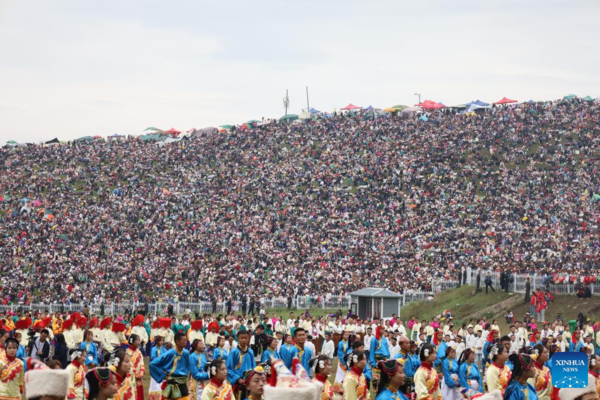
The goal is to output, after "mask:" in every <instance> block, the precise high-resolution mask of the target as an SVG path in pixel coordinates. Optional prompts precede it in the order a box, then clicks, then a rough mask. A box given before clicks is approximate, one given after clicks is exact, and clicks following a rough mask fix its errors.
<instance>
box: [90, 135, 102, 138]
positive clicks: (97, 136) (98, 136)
mask: <svg viewBox="0 0 600 400" xmlns="http://www.w3.org/2000/svg"><path fill="white" fill-rule="evenodd" d="M92 139H104V138H103V137H102V136H100V135H96V136H92Z"/></svg>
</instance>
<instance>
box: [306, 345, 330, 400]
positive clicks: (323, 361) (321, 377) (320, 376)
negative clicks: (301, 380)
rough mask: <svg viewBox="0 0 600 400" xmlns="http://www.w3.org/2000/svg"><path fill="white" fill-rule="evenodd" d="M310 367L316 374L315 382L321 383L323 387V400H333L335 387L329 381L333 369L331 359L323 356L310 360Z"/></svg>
mask: <svg viewBox="0 0 600 400" xmlns="http://www.w3.org/2000/svg"><path fill="white" fill-rule="evenodd" d="M309 365H310V367H311V368H312V370H313V372H314V373H313V375H314V378H313V382H319V383H321V384H322V385H323V390H322V391H321V400H333V386H332V385H331V383H330V382H329V380H328V378H329V375H330V374H331V369H332V365H331V360H330V359H329V357H328V356H327V355H325V354H321V355H319V356H318V357H315V358H313V359H312V360H310V363H309Z"/></svg>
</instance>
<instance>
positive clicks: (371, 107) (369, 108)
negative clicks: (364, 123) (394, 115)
mask: <svg viewBox="0 0 600 400" xmlns="http://www.w3.org/2000/svg"><path fill="white" fill-rule="evenodd" d="M372 109H373V106H369V107H367V108H365V110H367V111H369V110H372Z"/></svg>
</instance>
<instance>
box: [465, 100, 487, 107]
mask: <svg viewBox="0 0 600 400" xmlns="http://www.w3.org/2000/svg"><path fill="white" fill-rule="evenodd" d="M471 105H476V106H479V107H489V106H490V104H489V103H486V102H484V101H481V100H479V99H478V100H475V101H472V102H470V103H467V106H471Z"/></svg>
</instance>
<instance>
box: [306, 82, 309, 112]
mask: <svg viewBox="0 0 600 400" xmlns="http://www.w3.org/2000/svg"><path fill="white" fill-rule="evenodd" d="M306 111H310V104H309V102H308V86H307V87H306Z"/></svg>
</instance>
